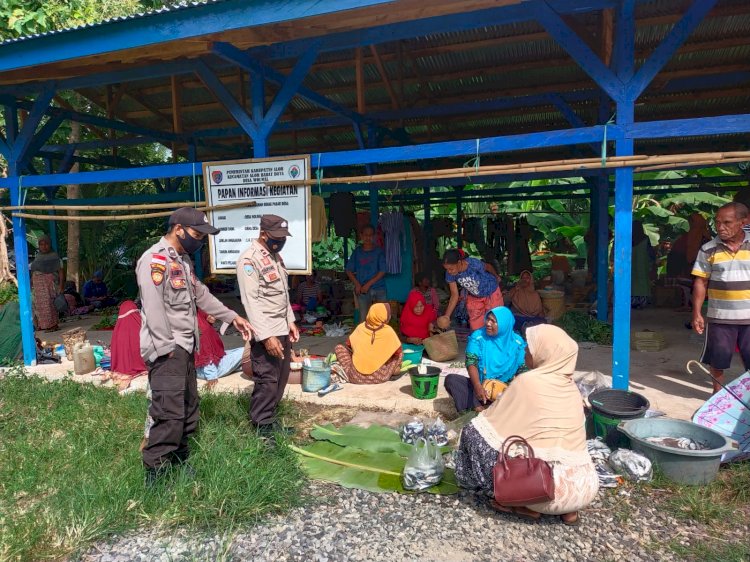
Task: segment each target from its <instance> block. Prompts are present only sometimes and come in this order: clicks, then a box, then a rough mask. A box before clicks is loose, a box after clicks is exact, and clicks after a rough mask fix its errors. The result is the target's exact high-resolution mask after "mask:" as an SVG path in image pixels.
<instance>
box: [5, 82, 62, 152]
mask: <svg viewBox="0 0 750 562" xmlns="http://www.w3.org/2000/svg"><path fill="white" fill-rule="evenodd" d="M54 96H55V90H54V89H53V88H49V89H47V88H45V89H44V90H43V91H42V93H40V94H39V96H38V97H37V98H36V100H34V104H33V105H32V107H31V111H30V112H29V115H28V117H27V118H26V122H25V123H24V125H23V129H21V132H20V133H19V134H18V137H17V138H16V140H15V142H13V147H12V150H13V159H14V160H16V161H17V162H18V163H19V165H21V166H22V165H23V161H24V159H25V157H26V150H27V149H28V148H29V145H30V144H31V141H32V140H33V139H34V133H35V132H36V128H37V127H38V126H39V123H41V121H42V117H44V115H45V113H46V112H47V109H48V108H49V103H50V102H51V101H52V98H53V97H54ZM50 134H51V133H50Z"/></svg>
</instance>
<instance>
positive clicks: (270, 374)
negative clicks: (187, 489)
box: [237, 215, 299, 438]
mask: <svg viewBox="0 0 750 562" xmlns="http://www.w3.org/2000/svg"><path fill="white" fill-rule="evenodd" d="M287 236H291V234H289V225H288V223H287V221H286V220H285V219H283V218H282V217H279V216H276V215H263V216H262V217H261V218H260V235H259V237H258V238H257V239H256V240H253V242H252V244H250V247H249V248H248V249H247V250H245V251H244V252H243V253H242V255H240V257H239V259H238V260H237V283H238V285H239V288H240V296H241V298H242V304H243V305H244V306H245V311H246V313H247V316H248V318H249V319H250V321H251V322H252V324H253V325H254V326H255V328H254V332H255V335H254V338H253V341H252V343H251V344H250V358H251V363H252V371H253V381H254V382H255V386H254V387H253V395H252V398H251V400H250V422H251V423H252V425H253V426H254V427H255V429H256V431H257V432H258V434H259V435H260V436H261V437H267V438H273V434H274V433H275V432H279V431H284V430H285V429H284V428H283V426H281V423H280V422H279V420H278V419H277V418H276V407H277V406H278V404H279V402H281V398H282V397H283V396H284V388H286V383H287V380H289V361H290V359H291V345H292V343H295V342H297V341H298V340H299V332H298V331H297V326H296V325H295V324H294V313H293V312H292V305H291V302H290V298H289V284H288V275H287V271H286V269H285V267H284V260H282V259H281V256H280V255H279V252H281V249H282V248H283V247H284V244H285V243H286V238H287Z"/></svg>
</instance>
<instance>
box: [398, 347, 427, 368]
mask: <svg viewBox="0 0 750 562" xmlns="http://www.w3.org/2000/svg"><path fill="white" fill-rule="evenodd" d="M401 349H403V350H404V361H411V362H412V364H413V365H419V364H420V363H421V362H422V354H423V353H424V346H423V345H412V344H410V343H405V344H403V345H402V346H401Z"/></svg>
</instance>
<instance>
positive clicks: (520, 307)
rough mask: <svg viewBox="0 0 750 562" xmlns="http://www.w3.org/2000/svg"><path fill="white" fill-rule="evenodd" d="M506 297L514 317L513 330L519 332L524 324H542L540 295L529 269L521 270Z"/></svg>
mask: <svg viewBox="0 0 750 562" xmlns="http://www.w3.org/2000/svg"><path fill="white" fill-rule="evenodd" d="M506 297H507V298H508V299H509V300H510V310H511V312H513V316H514V317H515V319H516V322H515V326H514V327H513V329H514V330H516V331H517V332H521V331H522V329H523V328H524V326H534V325H536V324H544V323H546V322H547V320H546V319H545V318H544V306H543V305H542V297H540V296H539V293H538V292H537V291H536V289H535V288H534V277H533V276H532V275H531V272H530V271H522V272H521V277H520V278H519V279H518V283H516V286H515V287H513V288H512V289H511V290H510V291H508V293H507V294H506Z"/></svg>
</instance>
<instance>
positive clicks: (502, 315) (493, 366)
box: [445, 306, 526, 413]
mask: <svg viewBox="0 0 750 562" xmlns="http://www.w3.org/2000/svg"><path fill="white" fill-rule="evenodd" d="M484 322H485V323H484V326H483V327H482V328H480V329H479V330H476V331H474V332H473V333H472V334H471V336H469V341H468V343H467V344H466V369H467V370H468V371H469V377H468V378H467V377H465V376H462V375H455V374H451V375H448V376H447V377H446V378H445V390H446V391H447V392H448V394H450V396H451V398H453V402H455V404H456V411H458V412H459V413H460V412H463V411H465V410H471V409H474V410H476V411H477V412H481V411H482V410H484V408H485V407H486V406H488V405H489V404H490V402H492V400H493V399H494V398H495V397H496V395H497V393H498V391H499V392H502V391H503V390H504V388H505V386H507V385H508V383H510V381H511V380H512V379H513V377H515V376H516V374H517V373H519V372H523V371H524V370H525V369H526V366H525V364H524V350H525V349H526V342H525V341H523V338H522V337H521V336H519V335H518V334H516V333H514V332H513V323H514V320H513V314H511V312H510V310H508V309H507V308H505V307H504V306H498V307H497V308H493V309H492V310H491V311H490V312H488V313H487V315H486V316H485V320H484ZM488 381H497V383H496V384H494V385H493V384H491V383H489V382H488ZM499 383H502V384H499ZM492 386H495V387H496V388H495V390H494V391H493V389H492Z"/></svg>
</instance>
